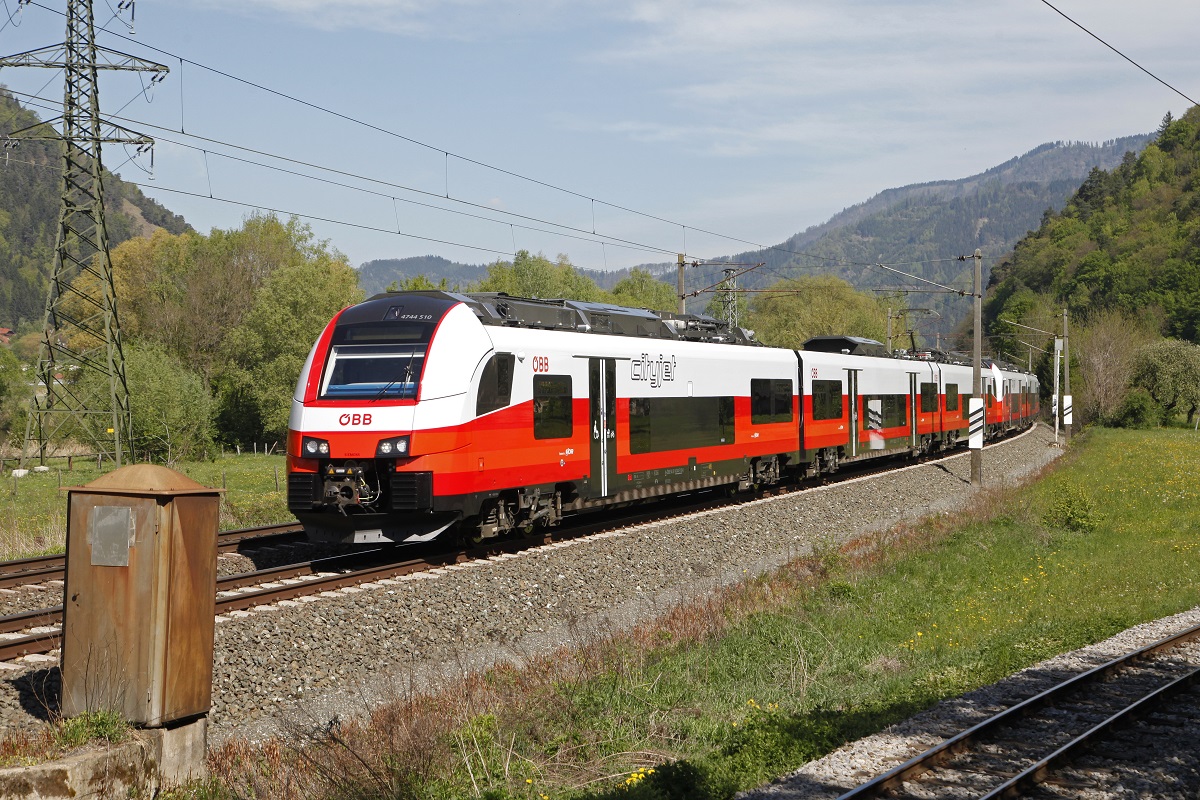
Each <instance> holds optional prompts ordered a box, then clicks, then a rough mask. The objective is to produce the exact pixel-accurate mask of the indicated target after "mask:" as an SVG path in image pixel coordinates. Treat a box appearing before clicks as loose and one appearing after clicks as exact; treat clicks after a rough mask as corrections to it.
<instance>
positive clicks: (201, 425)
mask: <svg viewBox="0 0 1200 800" xmlns="http://www.w3.org/2000/svg"><path fill="white" fill-rule="evenodd" d="M125 375H126V380H127V381H128V383H129V406H130V408H129V410H130V416H131V418H132V422H133V425H132V427H131V429H130V434H131V437H130V438H131V440H132V448H133V457H134V458H135V459H137V458H144V457H147V456H148V457H149V458H151V459H153V460H162V461H165V462H166V463H172V462H174V461H177V460H180V459H192V460H194V459H198V458H202V457H203V456H204V454H205V453H211V452H212V451H213V433H214V428H213V421H214V412H215V410H216V404H215V402H214V400H213V397H212V394H211V392H210V391H209V389H208V385H207V384H206V383H205V381H204V379H203V378H202V377H201V376H200V375H199V374H198V373H196V372H195V371H194V370H190V369H188V368H187V367H186V366H184V365H183V363H182V362H180V361H179V360H178V359H177V358H175V357H174V356H172V355H170V354H169V353H167V352H166V351H165V350H163V349H162V348H161V347H158V346H156V345H145V346H142V347H127V348H126V349H125Z"/></svg>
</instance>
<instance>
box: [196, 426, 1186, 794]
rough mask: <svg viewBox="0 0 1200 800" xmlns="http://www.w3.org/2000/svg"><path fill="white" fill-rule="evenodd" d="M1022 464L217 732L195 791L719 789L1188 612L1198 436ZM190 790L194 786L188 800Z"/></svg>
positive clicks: (1102, 433) (1095, 438) (1102, 445)
mask: <svg viewBox="0 0 1200 800" xmlns="http://www.w3.org/2000/svg"><path fill="white" fill-rule="evenodd" d="M1063 461H1064V462H1065V463H1060V465H1059V466H1058V467H1056V468H1055V469H1054V470H1053V471H1051V472H1050V473H1049V474H1048V475H1047V476H1046V477H1045V478H1044V479H1043V480H1041V481H1040V482H1038V483H1037V484H1035V485H1032V486H1030V487H1027V488H1023V489H1019V490H1006V491H1003V492H999V493H991V494H988V495H984V496H980V498H979V499H978V502H976V503H975V504H974V505H973V506H972V507H971V508H969V509H967V510H966V511H964V512H963V513H962V514H960V515H957V516H956V517H950V516H943V517H940V518H938V519H935V520H931V521H929V522H927V523H925V524H922V525H919V526H914V527H910V528H904V529H898V530H893V531H891V532H889V534H887V536H886V537H884V541H883V543H882V544H881V545H880V546H877V547H864V546H860V547H857V548H856V547H854V546H851V547H848V548H844V549H843V550H841V551H837V552H834V551H823V552H819V553H818V554H816V556H814V557H813V558H810V559H808V560H806V561H803V562H797V563H794V564H792V565H790V566H789V567H787V568H785V569H784V570H781V571H780V572H779V573H778V574H776V575H774V576H772V577H769V578H763V579H759V580H755V581H753V582H750V583H747V584H744V585H742V586H739V587H736V588H733V589H731V590H728V591H726V592H724V593H722V594H720V595H719V596H717V597H714V598H712V599H710V600H708V601H705V602H701V603H696V604H693V605H690V606H686V607H683V608H680V609H677V610H676V611H675V612H673V613H672V614H670V615H668V616H667V617H666V618H664V619H663V620H661V621H659V622H658V623H656V624H655V625H652V626H647V627H643V628H640V629H638V630H636V631H634V632H632V633H630V634H628V635H624V636H620V637H617V638H615V639H611V638H609V639H606V638H601V637H594V638H593V640H592V642H591V643H590V644H589V645H588V646H586V647H585V648H583V649H581V650H573V651H563V652H560V653H558V654H555V655H554V656H552V657H547V658H537V659H534V660H533V661H532V662H531V664H530V665H529V666H527V667H526V668H525V669H523V670H516V669H512V668H506V669H502V670H497V671H494V672H492V673H489V674H488V675H486V676H482V677H478V678H476V679H474V680H467V681H464V682H463V683H460V684H457V685H455V686H454V687H451V688H450V689H448V690H447V691H446V692H445V693H444V694H442V695H439V696H432V697H414V698H410V699H409V701H408V702H407V703H405V704H402V705H399V706H397V707H395V708H392V709H386V710H383V711H380V712H378V713H377V714H375V715H374V717H373V719H372V720H369V721H366V722H350V723H343V725H342V726H341V727H340V728H338V729H337V730H331V731H329V732H328V733H321V732H318V733H316V734H313V735H312V736H311V737H310V738H309V739H308V740H307V744H308V747H307V749H306V751H305V757H304V758H303V759H297V758H296V757H295V754H294V752H293V750H292V749H291V748H292V746H294V745H295V744H296V741H292V742H291V743H290V744H289V745H287V746H281V745H279V744H278V743H276V744H268V745H266V746H264V747H261V748H260V747H256V746H250V745H233V746H230V747H227V748H225V749H224V750H222V751H221V752H219V753H218V754H216V756H215V758H214V766H215V768H216V773H217V774H218V775H220V776H221V781H224V783H222V782H220V781H219V782H218V783H217V784H216V785H215V786H214V785H210V786H209V787H208V789H207V790H206V791H204V792H202V794H203V796H216V797H224V796H229V794H228V793H227V790H228V789H229V788H230V787H234V788H235V789H236V796H268V795H269V796H278V797H289V796H291V797H310V796H312V797H363V798H367V797H371V798H374V797H395V798H400V797H428V798H434V797H439V798H440V797H476V796H482V797H491V798H539V799H540V798H547V797H571V798H617V797H635V798H675V797H679V798H683V797H688V798H726V797H730V796H731V795H732V794H733V793H734V792H735V791H737V790H738V789H744V788H748V787H751V786H755V785H758V784H759V783H762V782H764V781H766V780H769V779H770V778H771V777H773V776H775V775H778V774H781V773H783V772H786V771H788V770H790V769H793V768H795V767H796V766H798V765H799V764H801V763H803V762H804V761H806V760H809V759H811V758H814V757H817V756H819V755H821V754H823V753H825V752H828V751H829V750H831V749H833V748H834V747H836V746H838V745H839V744H841V743H842V742H844V741H847V740H850V739H853V738H857V737H859V736H862V735H865V734H867V733H871V732H874V731H876V730H879V729H880V728H882V727H884V726H886V725H888V724H890V723H892V722H895V721H898V720H900V719H903V718H905V717H907V716H909V715H911V714H912V713H913V712H915V711H917V710H919V709H922V708H925V707H928V706H929V705H931V704H933V703H935V702H936V701H938V700H939V699H942V698H946V697H951V696H955V695H957V694H959V693H961V692H963V691H966V690H968V689H971V688H974V687H977V686H981V685H985V684H987V683H990V682H992V681H994V680H996V679H998V678H1000V677H1002V676H1004V675H1007V674H1009V673H1011V672H1013V671H1015V670H1017V669H1019V668H1021V667H1024V666H1027V665H1030V664H1033V663H1036V662H1037V661H1039V660H1041V659H1043V658H1046V657H1048V656H1051V655H1054V654H1056V653H1059V652H1063V651H1066V650H1070V649H1073V648H1076V647H1079V646H1082V645H1085V644H1089V643H1092V642H1095V641H1098V640H1100V639H1103V638H1105V637H1107V636H1109V635H1111V634H1114V633H1116V632H1118V631H1120V630H1122V629H1124V628H1126V627H1128V626H1131V625H1133V624H1136V623H1139V622H1143V621H1146V620H1149V619H1153V618H1157V617H1160V616H1164V615H1167V614H1171V613H1174V612H1177V611H1180V610H1183V609H1187V608H1190V607H1192V606H1195V605H1196V604H1197V602H1198V601H1200V587H1197V585H1196V584H1195V581H1194V579H1193V575H1194V569H1195V566H1196V564H1197V561H1200V551H1198V549H1197V548H1198V547H1200V545H1198V543H1197V539H1198V534H1200V502H1197V501H1198V500H1200V437H1197V436H1196V435H1195V434H1193V433H1191V432H1188V431H1179V430H1163V431H1152V432H1136V431H1112V430H1097V431H1095V432H1093V433H1092V434H1091V435H1090V436H1089V437H1088V439H1087V440H1086V441H1085V442H1077V443H1076V446H1075V447H1074V448H1073V451H1072V453H1071V454H1070V455H1069V456H1068V457H1067V458H1066V459H1064V460H1063ZM210 792H211V794H210Z"/></svg>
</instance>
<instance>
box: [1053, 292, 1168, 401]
mask: <svg viewBox="0 0 1200 800" xmlns="http://www.w3.org/2000/svg"><path fill="white" fill-rule="evenodd" d="M1157 336H1158V332H1157V330H1155V329H1154V327H1153V324H1152V323H1151V324H1149V325H1147V324H1146V323H1144V322H1143V321H1142V320H1141V318H1138V317H1131V316H1129V315H1127V314H1124V313H1122V312H1120V311H1103V312H1100V313H1098V314H1093V315H1092V316H1091V317H1089V318H1088V319H1087V320H1086V321H1084V323H1083V324H1082V325H1077V326H1073V328H1072V331H1071V362H1072V363H1071V370H1072V372H1071V377H1072V383H1073V384H1074V387H1073V388H1074V395H1073V396H1074V404H1075V409H1076V411H1077V412H1078V413H1079V421H1080V422H1081V423H1088V422H1093V421H1098V422H1101V423H1104V424H1109V423H1110V422H1113V421H1115V419H1116V418H1117V416H1118V415H1119V414H1121V413H1122V407H1123V404H1124V403H1125V401H1126V398H1127V397H1128V395H1129V387H1130V384H1131V383H1132V381H1133V372H1134V365H1135V363H1136V361H1137V358H1138V353H1139V352H1140V351H1141V350H1142V348H1144V347H1145V346H1147V345H1149V344H1151V343H1152V342H1153V341H1154V340H1155V339H1156V338H1157Z"/></svg>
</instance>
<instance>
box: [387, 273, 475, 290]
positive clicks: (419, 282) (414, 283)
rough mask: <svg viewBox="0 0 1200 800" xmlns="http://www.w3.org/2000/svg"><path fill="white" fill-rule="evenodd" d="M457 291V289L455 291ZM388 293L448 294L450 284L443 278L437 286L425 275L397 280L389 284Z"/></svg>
mask: <svg viewBox="0 0 1200 800" xmlns="http://www.w3.org/2000/svg"><path fill="white" fill-rule="evenodd" d="M455 290H456V291H457V287H456V289H455ZM384 291H387V292H448V291H451V289H450V282H449V281H448V280H446V279H445V278H442V279H441V280H440V281H438V282H437V285H436V286H435V285H434V283H433V281H431V280H429V278H427V277H425V276H424V275H414V276H412V277H411V278H403V279H401V280H395V281H392V282H391V283H389V284H388V287H387V289H385V290H384Z"/></svg>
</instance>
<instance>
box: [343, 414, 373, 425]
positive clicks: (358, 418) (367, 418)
mask: <svg viewBox="0 0 1200 800" xmlns="http://www.w3.org/2000/svg"><path fill="white" fill-rule="evenodd" d="M338 423H339V424H340V425H370V424H371V415H370V414H342V415H341V416H340V417H338Z"/></svg>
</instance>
